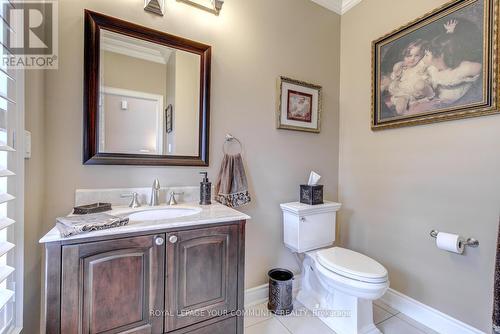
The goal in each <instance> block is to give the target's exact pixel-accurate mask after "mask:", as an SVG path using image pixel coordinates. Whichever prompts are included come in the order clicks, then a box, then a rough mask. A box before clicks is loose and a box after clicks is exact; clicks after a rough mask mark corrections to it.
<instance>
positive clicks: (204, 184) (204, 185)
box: [200, 172, 212, 205]
mask: <svg viewBox="0 0 500 334" xmlns="http://www.w3.org/2000/svg"><path fill="white" fill-rule="evenodd" d="M200 174H201V175H203V180H202V181H201V182H200V205H210V204H212V182H210V181H208V173H207V172H200Z"/></svg>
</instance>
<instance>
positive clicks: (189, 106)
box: [173, 51, 201, 156]
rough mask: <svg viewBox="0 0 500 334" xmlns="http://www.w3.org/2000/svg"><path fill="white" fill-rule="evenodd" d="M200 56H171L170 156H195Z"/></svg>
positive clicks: (197, 138)
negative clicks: (172, 81)
mask: <svg viewBox="0 0 500 334" xmlns="http://www.w3.org/2000/svg"><path fill="white" fill-rule="evenodd" d="M200 60H201V58H200V56H198V55H196V54H193V53H188V52H184V51H177V52H176V53H175V78H176V82H175V103H174V104H173V105H174V127H173V137H175V138H174V144H175V145H174V146H175V149H174V154H176V155H188V156H189V155H190V156H197V155H198V154H199V147H198V146H199V142H198V140H199V129H200V126H199V124H200V123H199V120H200V117H199V116H200V65H201V63H200Z"/></svg>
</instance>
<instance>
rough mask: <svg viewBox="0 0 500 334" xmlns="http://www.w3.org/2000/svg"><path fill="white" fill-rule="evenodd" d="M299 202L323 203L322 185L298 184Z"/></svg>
mask: <svg viewBox="0 0 500 334" xmlns="http://www.w3.org/2000/svg"><path fill="white" fill-rule="evenodd" d="M300 203H304V204H309V205H317V204H323V185H315V186H309V185H307V184H302V185H300Z"/></svg>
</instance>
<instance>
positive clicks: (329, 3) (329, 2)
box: [311, 0, 362, 15]
mask: <svg viewBox="0 0 500 334" xmlns="http://www.w3.org/2000/svg"><path fill="white" fill-rule="evenodd" d="M311 1H313V2H315V3H317V4H318V5H321V6H323V7H325V8H328V9H329V10H331V11H334V12H335V13H337V14H339V15H342V14H345V13H346V12H347V11H348V10H349V9H351V8H352V7H354V6H356V5H357V4H358V3H360V2H361V1H362V0H311Z"/></svg>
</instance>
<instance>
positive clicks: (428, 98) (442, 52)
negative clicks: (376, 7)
mask: <svg viewBox="0 0 500 334" xmlns="http://www.w3.org/2000/svg"><path fill="white" fill-rule="evenodd" d="M498 41H499V3H498V1H497V0H456V1H452V2H449V3H447V4H445V5H444V6H442V7H440V8H438V9H436V10H434V11H433V12H430V13H428V14H426V15H424V16H423V17H421V18H418V19H416V20H415V21H413V22H410V23H409V24H407V25H405V26H403V27H401V28H399V29H397V30H395V31H393V32H391V33H389V34H387V35H385V36H383V37H381V38H379V39H377V40H375V41H374V42H373V43H372V124H371V126H372V129H373V130H381V129H387V128H396V127H403V126H413V125H420V124H428V123H434V122H441V121H448V120H454V119H462V118H467V117H477V116H484V115H491V114H496V113H499V112H500V111H499V105H500V96H499V93H498V87H499V83H500V82H499V78H500V75H499V66H498V59H499V49H498Z"/></svg>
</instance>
